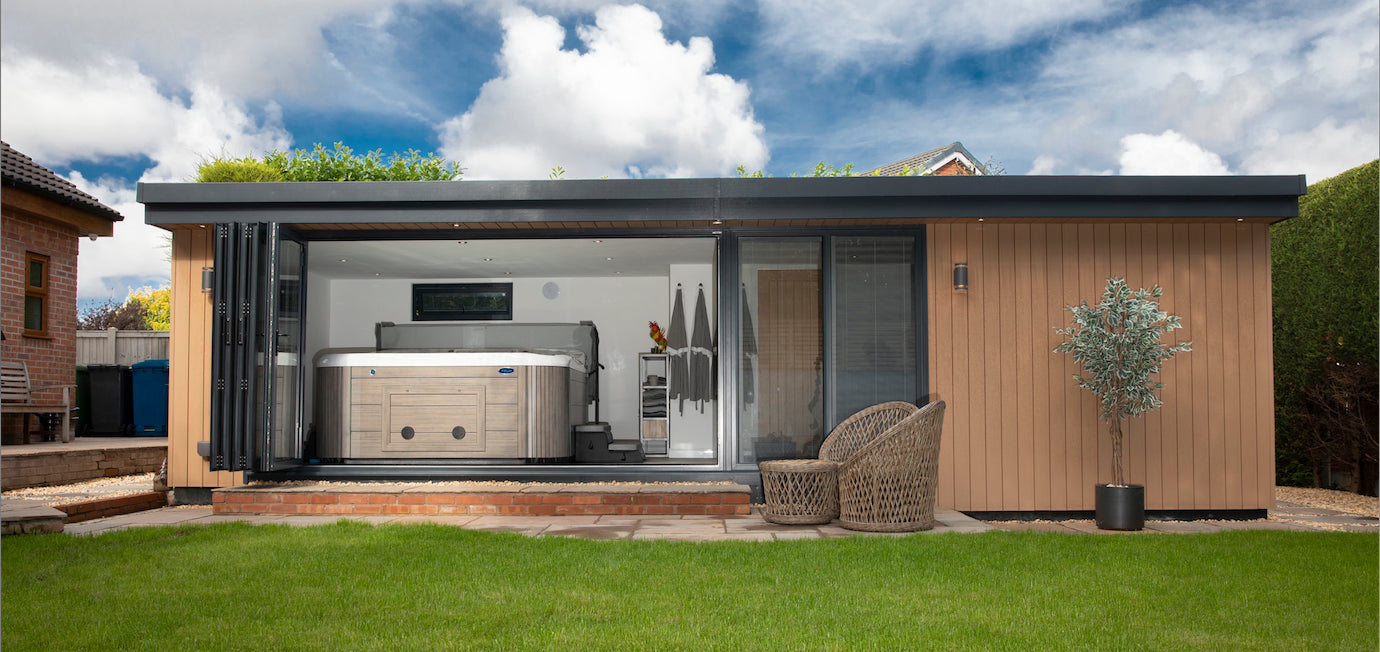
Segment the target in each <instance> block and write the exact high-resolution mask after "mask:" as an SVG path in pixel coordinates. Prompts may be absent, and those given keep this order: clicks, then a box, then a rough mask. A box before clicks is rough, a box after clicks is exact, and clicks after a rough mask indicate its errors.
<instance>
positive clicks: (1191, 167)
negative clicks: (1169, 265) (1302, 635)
mask: <svg viewBox="0 0 1380 652" xmlns="http://www.w3.org/2000/svg"><path fill="white" fill-rule="evenodd" d="M860 7H865V8H866V10H865V11H863V10H860V9H859V8H860ZM1378 57H1380V3H1377V2H1376V0H1360V1H1358V0H1318V1H1310V2H1303V3H1301V2H1297V1H1296V0H1287V1H1277V0H1239V1H1232V2H1227V1H1223V2H1208V1H1204V2H1150V1H1147V2H1137V1H1134V0H1061V1H1060V2H1023V1H1018V0H966V1H964V2H916V1H913V2H901V1H891V0H870V1H869V2H867V3H865V4H859V3H857V2H848V1H827V0H759V1H757V2H748V1H746V0H738V1H735V0H696V1H689V0H645V1H643V2H641V3H640V4H639V3H632V2H625V3H618V2H608V1H600V0H531V1H509V0H452V1H440V0H428V1H421V0H415V1H414V0H293V1H291V2H277V1H271V0H238V1H236V2H185V1H182V0H122V1H121V2H96V1H82V0H5V2H4V3H3V4H0V138H3V139H4V140H5V141H6V142H8V143H9V144H10V145H11V146H12V147H14V148H15V149H17V150H19V151H21V152H23V153H25V154H27V155H29V156H30V157H32V158H33V159H34V160H36V161H37V162H39V163H41V164H43V165H45V166H48V167H49V168H51V169H53V170H54V171H56V172H57V173H59V174H61V175H63V176H64V177H66V178H68V179H70V180H72V181H73V182H74V183H76V184H77V185H78V186H79V187H81V188H82V189H83V190H86V191H87V192H89V193H91V194H92V195H94V196H96V197H97V198H98V199H100V200H101V201H102V202H104V203H105V204H106V205H108V206H111V207H112V208H115V209H116V210H118V211H120V212H121V213H122V214H123V215H124V216H125V221H124V222H123V223H121V224H118V225H117V226H116V227H115V237H113V238H101V239H100V240H98V241H95V242H92V241H88V240H82V241H81V253H80V259H79V262H78V270H79V272H78V297H79V299H80V300H81V301H82V302H84V303H86V304H87V305H89V304H90V302H93V301H98V300H103V299H115V300H122V299H123V298H124V297H125V295H126V294H127V292H128V291H129V289H131V288H137V287H140V286H153V287H159V286H161V285H165V284H166V283H167V282H168V276H169V262H168V254H167V250H166V247H165V243H164V240H165V239H164V236H163V232H162V231H161V230H159V229H156V228H154V227H149V226H147V225H145V224H143V209H142V207H141V206H140V205H139V204H138V203H137V202H136V201H135V199H134V198H135V188H136V184H137V183H138V182H141V181H144V182H168V181H186V180H189V179H190V178H191V177H192V176H193V175H194V174H195V170H196V166H197V163H198V162H199V161H202V160H204V159H206V158H209V157H214V156H234V157H239V156H252V155H262V154H264V153H267V152H270V151H273V150H288V149H291V148H305V149H310V148H311V147H312V146H313V145H314V144H315V143H325V144H327V145H329V144H332V143H336V142H343V143H344V144H345V145H347V146H349V147H351V148H353V149H354V150H355V151H357V152H365V151H369V150H374V149H381V150H383V151H384V153H385V154H389V153H392V152H404V151H406V150H409V149H416V150H419V151H421V152H423V153H431V152H436V153H439V154H442V155H444V156H445V157H447V158H449V159H451V160H454V161H457V162H459V163H460V164H461V166H462V167H463V168H464V178H465V179H544V178H547V176H548V174H550V172H551V171H552V168H554V167H556V166H560V167H561V168H563V169H564V170H565V174H564V178H567V179H573V178H598V177H603V176H608V177H612V178H624V177H633V178H636V177H646V178H652V177H713V176H732V175H734V170H735V169H736V168H737V167H738V166H739V165H741V166H744V167H745V168H747V169H748V170H763V171H765V172H766V173H768V174H772V175H776V176H787V175H790V174H792V173H799V172H806V171H808V170H809V169H810V168H811V167H813V166H814V164H815V163H818V162H820V161H825V162H828V163H830V164H833V165H838V166H842V165H844V164H847V163H852V164H854V165H855V166H856V167H857V168H858V169H860V170H866V169H870V168H873V167H877V166H880V165H882V164H885V163H889V162H892V161H896V160H899V159H902V158H906V157H908V156H912V155H914V154H918V153H920V152H923V151H926V150H930V149H933V148H936V147H941V146H944V145H947V144H949V143H952V142H955V141H959V142H962V143H963V144H964V146H965V147H966V148H967V149H968V151H970V152H972V153H973V154H974V155H975V156H976V157H977V158H978V160H979V162H983V163H994V164H996V167H1000V168H1003V169H1004V170H1005V173H1006V174H1008V175H1025V174H1036V175H1040V174H1077V175H1104V174H1127V175H1140V174H1245V175H1256V174H1304V175H1307V178H1308V181H1309V182H1310V183H1311V182H1314V181H1319V180H1321V179H1324V178H1326V177H1329V176H1332V175H1335V174H1337V173H1339V172H1342V171H1344V170H1347V169H1350V168H1352V167H1355V166H1357V165H1360V164H1362V163H1365V162H1368V161H1370V160H1372V159H1375V158H1376V157H1377V155H1378V154H1380V66H1378V65H1377V58H1378Z"/></svg>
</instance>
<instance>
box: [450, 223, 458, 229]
mask: <svg viewBox="0 0 1380 652" xmlns="http://www.w3.org/2000/svg"><path fill="white" fill-rule="evenodd" d="M451 226H453V227H455V228H457V229H458V228H460V223H459V222H455V223H453V224H451Z"/></svg>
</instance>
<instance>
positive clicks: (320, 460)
mask: <svg viewBox="0 0 1380 652" xmlns="http://www.w3.org/2000/svg"><path fill="white" fill-rule="evenodd" d="M1304 189H1305V185H1304V179H1303V178H1302V177H1301V176H1280V177H1006V176H992V177H986V176H958V177H858V178H782V179H774V178H737V179H665V180H588V181H573V180H557V181H452V182H340V183H246V184H238V183H222V184H193V183H170V184H141V185H140V187H139V200H140V201H141V202H142V203H143V204H145V206H146V216H147V217H146V219H147V221H148V223H150V224H153V225H156V226H160V227H162V228H164V229H167V230H168V231H170V232H171V233H172V238H173V272H172V287H173V326H172V344H171V348H172V352H171V370H170V373H171V382H170V387H171V388H172V393H171V396H170V401H169V402H170V405H169V410H170V414H169V462H168V465H169V474H168V475H169V478H168V479H169V484H170V486H172V487H173V488H174V491H176V492H178V493H179V498H180V499H182V500H198V499H204V498H205V496H204V494H205V493H206V492H208V491H209V489H211V488H215V487H225V486H232V485H235V484H238V483H241V482H244V481H245V480H247V479H248V480H264V479H269V480H271V479H283V480H288V479H338V480H347V479H348V480H420V479H430V480H438V479H515V480H527V481H586V480H638V481H657V480H666V481H673V480H674V481H679V480H720V479H721V480H734V481H738V482H743V483H747V484H751V485H754V486H760V479H759V478H758V475H757V464H758V463H759V462H760V461H763V460H768V459H775V458H781V457H810V456H813V455H815V454H817V451H818V447H819V444H820V442H821V441H822V440H823V438H824V436H825V435H827V434H828V432H829V430H830V429H831V428H832V427H833V426H834V425H836V424H838V423H839V422H840V421H842V420H843V419H845V418H847V417H848V416H849V415H850V414H852V413H853V412H855V411H857V410H859V409H861V408H863V407H866V406H869V405H872V404H875V403H880V402H884V401H892V400H904V401H910V402H914V403H918V404H921V405H923V404H925V403H927V402H929V401H931V400H938V399H942V400H944V401H946V402H947V405H948V411H947V415H946V417H945V423H944V432H943V441H942V447H941V459H940V486H939V497H938V501H939V506H940V507H942V508H949V509H958V510H962V511H970V512H1017V511H1019V512H1071V511H1086V510H1090V509H1092V506H1093V503H1092V501H1093V485H1094V484H1096V483H1098V482H1106V481H1107V480H1108V479H1109V476H1110V466H1111V464H1110V458H1111V451H1110V445H1109V443H1108V442H1107V441H1106V436H1105V428H1104V427H1103V425H1102V424H1100V423H1099V422H1098V419H1097V409H1096V404H1095V401H1094V399H1093V397H1092V396H1091V395H1090V394H1088V393H1087V392H1086V391H1083V390H1080V389H1079V388H1078V387H1077V385H1076V384H1075V382H1074V380H1073V378H1072V376H1073V374H1074V373H1076V371H1077V369H1075V368H1074V365H1073V363H1072V361H1071V360H1070V359H1069V357H1068V356H1067V355H1064V354H1056V353H1054V352H1053V349H1054V347H1055V346H1056V345H1057V344H1058V342H1059V341H1060V339H1061V337H1060V336H1059V335H1058V334H1056V333H1055V332H1054V329H1055V328H1057V327H1062V326H1066V325H1067V324H1068V322H1069V314H1068V312H1067V311H1066V310H1065V306H1067V305H1070V304H1076V303H1079V302H1080V301H1083V300H1087V301H1089V302H1095V301H1096V300H1097V299H1098V297H1099V296H1100V295H1101V292H1102V288H1103V285H1104V284H1105V282H1106V280H1107V279H1108V278H1109V277H1112V276H1117V277H1124V278H1126V279H1127V280H1128V282H1129V283H1130V285H1131V286H1132V287H1142V286H1144V287H1149V286H1151V285H1159V286H1161V287H1163V288H1164V301H1163V303H1162V306H1161V307H1162V309H1163V310H1166V311H1168V312H1170V313H1172V314H1177V315H1180V316H1181V317H1182V318H1183V325H1184V329H1183V330H1181V331H1177V332H1176V333H1175V335H1176V336H1177V337H1178V339H1182V340H1192V341H1193V342H1194V347H1193V351H1192V352H1191V353H1188V354H1184V355H1180V356H1178V357H1177V358H1175V359H1174V360H1172V361H1170V362H1169V363H1168V364H1167V366H1166V367H1165V369H1164V372H1163V373H1162V374H1161V380H1162V382H1163V383H1164V384H1165V389H1164V392H1163V399H1164V405H1163V407H1162V408H1160V409H1158V410H1155V411H1153V412H1151V413H1149V414H1148V415H1147V416H1145V417H1143V418H1139V419H1135V420H1132V421H1131V422H1130V423H1129V427H1128V430H1127V433H1128V434H1127V440H1126V441H1127V456H1126V459H1127V462H1128V467H1127V473H1128V476H1129V479H1130V481H1131V482H1134V483H1137V484H1144V485H1145V487H1146V507H1147V509H1149V510H1151V511H1152V512H1154V511H1165V512H1181V513H1199V514H1207V513H1223V514H1226V513H1243V514H1244V513H1251V512H1261V511H1262V510H1265V509H1267V508H1269V507H1271V506H1273V504H1274V495H1273V487H1274V427H1273V419H1274V401H1273V386H1272V356H1271V295H1270V247H1269V226H1270V225H1271V224H1272V223H1275V222H1278V221H1280V220H1283V219H1287V218H1290V217H1294V216H1296V215H1297V214H1298V201H1297V200H1298V196H1299V195H1301V194H1302V193H1303V192H1304ZM649 322H656V323H657V325H658V326H659V327H661V328H662V330H663V332H664V333H665V335H666V337H667V348H666V349H665V350H664V351H661V352H657V351H654V347H656V346H657V343H656V342H654V340H653V339H652V338H650V337H649V336H648V334H649ZM596 424H597V427H596ZM605 424H606V425H605ZM596 437H597V438H599V440H600V441H603V440H604V439H605V438H607V439H610V440H612V441H613V442H615V443H616V444H617V445H616V446H610V447H608V448H606V449H604V450H600V451H598V452H597V453H598V454H593V453H591V452H590V451H589V446H588V445H586V444H588V443H589V442H592V441H594V438H596Z"/></svg>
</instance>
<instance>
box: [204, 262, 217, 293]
mask: <svg viewBox="0 0 1380 652" xmlns="http://www.w3.org/2000/svg"><path fill="white" fill-rule="evenodd" d="M215 289H216V270H215V268H213V267H202V268H201V291H202V292H205V293H208V294H209V293H211V292H214V291H215Z"/></svg>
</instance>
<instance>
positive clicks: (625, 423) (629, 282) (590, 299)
mask: <svg viewBox="0 0 1380 652" xmlns="http://www.w3.org/2000/svg"><path fill="white" fill-rule="evenodd" d="M690 267H705V268H708V267H709V266H708V265H703V266H690ZM311 280H314V281H315V283H314V284H313V286H312V287H311V288H309V290H308V291H309V292H311V294H309V295H308V297H309V298H308V301H309V303H310V304H311V305H310V307H309V313H308V314H309V315H312V316H313V317H314V319H313V320H312V322H313V323H312V324H311V325H309V327H308V351H309V353H310V354H311V355H312V356H315V354H316V352H317V351H318V350H320V349H321V348H326V347H329V348H346V347H373V346H374V324H375V323H376V322H380V321H391V322H393V323H397V324H405V323H412V319H411V316H412V305H411V304H412V284H413V283H414V282H425V283H486V282H494V283H512V284H513V321H514V322H537V323H539V322H579V321H592V322H594V325H595V326H596V327H597V328H598V329H599V356H600V358H601V360H600V361H601V362H602V363H603V365H604V369H603V370H601V371H600V374H599V378H600V382H599V396H600V399H601V400H600V410H599V411H600V418H601V419H602V420H604V421H607V422H609V424H610V425H611V426H612V427H613V433H614V436H615V437H617V438H619V439H635V438H637V409H638V407H639V405H640V403H641V398H640V396H639V393H638V382H637V354H638V353H639V352H640V351H646V350H648V349H649V348H650V347H651V339H650V338H648V337H647V322H649V321H656V322H659V323H661V324H663V325H665V324H669V319H668V318H669V316H670V306H671V301H672V296H671V294H670V290H669V288H670V287H673V285H672V284H668V279H667V278H666V277H624V276H616V277H581V278H511V277H500V278H491V279H480V278H465V279H433V278H427V279H363V280H356V279H334V280H330V281H323V280H322V279H311V278H310V277H309V282H310V281H311ZM547 282H554V283H556V284H557V285H558V286H559V287H560V293H559V294H558V295H557V296H556V298H554V299H547V298H546V297H545V296H543V295H542V286H543V285H544V284H546V283H547ZM682 282H685V281H682ZM694 282H695V283H699V282H700V281H698V280H696V281H694ZM708 285H710V283H708V282H706V286H708ZM321 286H325V288H324V291H322V287H321ZM321 296H327V297H329V299H328V300H327V303H325V305H322V304H321V303H318V302H317V301H316V299H317V298H319V297H321ZM706 300H710V299H709V296H708V295H706ZM686 301H687V302H688V303H689V305H688V306H687V308H686V312H687V315H686V318H687V319H690V318H692V316H693V310H694V303H693V302H694V295H693V293H691V295H690V296H689V297H688V298H687V299H686ZM323 314H325V315H329V317H328V318H326V319H320V318H317V317H316V316H317V315H323ZM319 321H324V322H326V323H325V324H316V323H314V322H319ZM687 333H688V330H687ZM689 412H691V411H690V410H687V414H688V413H689ZM593 416H594V415H593V413H591V414H590V417H591V418H593ZM697 416H698V414H697ZM710 423H711V424H712V421H711V422H710ZM673 428H674V426H673ZM695 430H698V429H695ZM686 431H687V432H691V431H692V430H691V429H690V428H688V427H687V429H686ZM673 432H674V430H673ZM707 432H708V433H709V434H707V435H705V437H706V438H708V439H709V441H710V442H711V446H712V437H713V434H712V433H713V429H712V427H711V428H709V429H708V430H707ZM673 436H674V435H673ZM675 445H676V444H675V441H674V440H673V442H672V446H675ZM694 445H695V446H698V445H699V444H694ZM712 454H713V452H712V448H711V450H710V455H711V456H712Z"/></svg>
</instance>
